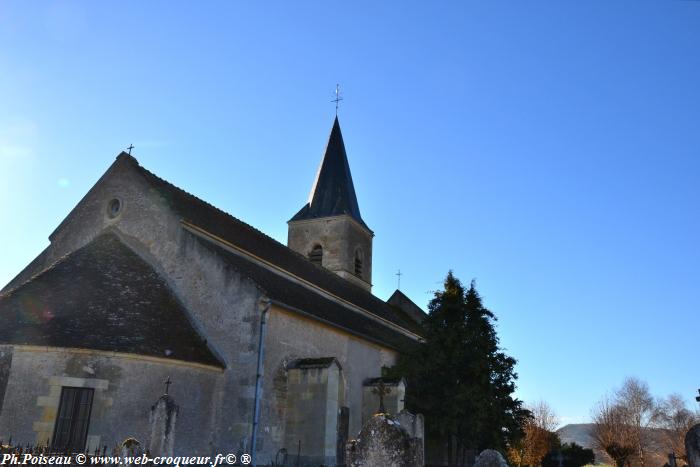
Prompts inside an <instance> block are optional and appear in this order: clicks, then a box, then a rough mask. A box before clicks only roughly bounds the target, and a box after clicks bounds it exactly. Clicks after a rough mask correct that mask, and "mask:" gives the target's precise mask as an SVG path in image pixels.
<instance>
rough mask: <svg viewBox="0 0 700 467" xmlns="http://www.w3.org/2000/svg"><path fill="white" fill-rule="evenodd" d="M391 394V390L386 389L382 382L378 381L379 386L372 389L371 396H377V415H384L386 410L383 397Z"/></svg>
mask: <svg viewBox="0 0 700 467" xmlns="http://www.w3.org/2000/svg"><path fill="white" fill-rule="evenodd" d="M390 392H391V389H389V388H388V387H386V384H384V381H381V380H380V381H379V384H377V386H376V387H375V388H374V389H372V394H376V395H378V396H379V410H378V411H377V413H386V409H385V408H384V396H387V395H389V393H390Z"/></svg>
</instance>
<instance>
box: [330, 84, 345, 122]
mask: <svg viewBox="0 0 700 467" xmlns="http://www.w3.org/2000/svg"><path fill="white" fill-rule="evenodd" d="M342 100H343V96H342V95H341V94H340V84H336V85H335V99H333V100H331V102H335V115H336V117H337V116H338V107H339V106H340V101H342Z"/></svg>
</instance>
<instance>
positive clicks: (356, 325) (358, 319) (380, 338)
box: [190, 234, 417, 350]
mask: <svg viewBox="0 0 700 467" xmlns="http://www.w3.org/2000/svg"><path fill="white" fill-rule="evenodd" d="M190 235H191V240H192V241H194V242H197V243H199V244H200V245H201V246H203V247H204V248H207V249H208V250H210V251H211V252H212V253H213V254H215V255H217V256H219V257H220V258H221V259H222V260H223V261H224V263H225V264H226V265H227V266H229V267H232V268H234V269H235V270H236V271H238V272H239V273H241V274H242V275H244V276H245V277H249V278H250V279H252V280H253V281H254V282H255V283H256V284H258V285H259V286H260V288H261V289H262V290H264V291H265V293H266V294H267V296H268V297H269V298H270V299H271V300H273V301H274V302H278V303H279V304H283V305H285V306H286V307H288V308H291V309H293V311H296V312H300V313H306V314H308V315H310V317H312V318H314V319H317V320H320V321H322V322H325V323H328V324H330V325H332V326H335V327H339V328H341V329H344V330H346V331H347V332H350V333H352V334H355V335H358V336H361V337H363V338H366V339H369V340H372V341H375V342H377V343H381V344H383V345H386V346H389V347H391V348H394V349H397V350H401V349H404V348H406V347H408V346H410V345H412V344H413V343H415V341H414V340H412V339H411V338H409V337H408V336H406V335H405V334H403V333H401V332H399V331H397V330H395V329H392V328H390V327H388V326H386V325H383V324H381V323H379V322H377V321H375V320H373V319H371V318H369V317H367V316H363V315H361V314H359V313H358V312H354V311H352V310H349V309H348V308H347V307H345V306H343V305H341V304H339V303H337V302H336V301H333V300H330V299H328V298H325V297H324V296H322V295H320V294H318V293H315V292H313V291H311V290H309V289H308V288H306V287H305V286H303V285H301V284H299V283H297V282H295V281H293V280H292V279H289V278H287V277H285V276H282V275H280V274H277V273H275V272H273V271H271V270H270V269H268V268H266V267H264V266H261V265H259V264H257V263H255V262H253V261H251V260H249V259H246V258H245V257H243V256H240V255H238V254H235V253H232V252H230V251H228V250H226V249H225V248H223V247H221V246H219V245H217V244H215V243H213V242H210V241H208V240H205V239H202V238H200V237H197V236H196V235H194V234H190ZM304 261H306V259H304ZM309 264H311V263H309ZM331 274H332V273H331ZM339 279H340V280H343V279H342V278H339ZM377 300H378V299H377ZM382 303H383V302H382ZM385 306H386V305H385ZM387 308H388V306H387ZM375 311H376V310H375ZM383 311H389V312H390V311H392V310H391V309H389V310H383ZM404 327H405V328H407V329H411V328H409V327H408V326H404ZM413 330H414V332H415V331H417V329H415V326H414V329H413Z"/></svg>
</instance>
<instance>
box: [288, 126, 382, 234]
mask: <svg viewBox="0 0 700 467" xmlns="http://www.w3.org/2000/svg"><path fill="white" fill-rule="evenodd" d="M343 214H346V215H349V216H350V217H352V218H353V219H355V220H356V221H357V222H359V223H360V224H362V226H364V227H365V228H367V230H369V227H367V225H366V224H365V222H364V221H363V220H362V216H361V215H360V207H359V205H358V204H357V196H356V195H355V185H354V184H353V183H352V175H351V174H350V165H349V164H348V156H347V154H346V153H345V144H344V143H343V135H342V133H341V132H340V123H339V122H338V117H337V116H336V117H335V121H334V122H333V128H332V129H331V135H330V137H329V138H328V144H327V145H326V152H325V154H324V155H323V159H322V160H321V165H320V167H319V169H318V172H317V174H316V180H314V184H313V187H312V188H311V194H310V195H309V201H308V203H306V204H305V205H304V207H302V208H301V210H300V211H299V212H297V213H296V214H295V215H294V217H292V218H291V219H290V222H294V221H299V220H304V219H316V218H319V217H330V216H340V215H343Z"/></svg>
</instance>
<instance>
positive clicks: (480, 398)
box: [389, 271, 527, 464]
mask: <svg viewBox="0 0 700 467" xmlns="http://www.w3.org/2000/svg"><path fill="white" fill-rule="evenodd" d="M428 310H429V315H428V317H427V318H426V319H425V321H424V322H423V327H424V334H425V342H424V343H423V344H420V345H417V346H416V347H415V348H414V349H412V350H410V351H408V352H406V353H404V354H403V355H402V356H401V357H400V358H399V361H398V363H397V365H396V366H395V367H394V368H392V369H391V370H390V371H389V372H390V374H392V375H395V376H404V377H405V378H406V380H407V382H408V393H407V394H406V403H407V406H408V408H409V409H410V410H412V411H415V412H419V413H423V414H424V415H425V420H426V431H427V437H428V438H429V439H433V440H435V439H438V440H445V441H446V442H447V445H448V456H449V459H448V461H449V462H450V464H453V463H463V462H464V457H465V453H466V452H467V451H468V450H472V451H481V450H483V449H486V448H492V449H500V450H501V451H503V450H504V449H505V447H506V445H507V444H508V442H510V441H513V440H514V439H516V438H518V437H519V436H520V430H519V426H520V422H521V421H522V419H523V417H526V416H527V411H526V410H524V409H523V407H522V402H521V401H519V400H517V399H515V398H513V392H514V390H515V380H516V379H517V374H516V373H515V370H514V366H515V359H513V358H512V357H509V356H507V355H506V354H505V353H503V352H502V350H501V349H500V348H499V346H498V344H499V341H498V336H497V335H496V330H495V328H494V322H495V321H496V317H495V316H494V314H493V313H491V311H489V310H488V309H487V308H485V307H484V306H483V303H482V301H481V297H480V296H479V294H478V292H477V291H476V287H475V285H474V282H472V283H471V286H470V287H469V289H467V290H465V289H464V287H463V285H462V283H461V282H460V281H459V280H458V279H457V278H456V277H454V275H453V274H452V272H451V271H450V272H449V273H448V275H447V277H446V279H445V283H444V289H443V290H440V291H437V292H435V296H434V298H433V299H432V300H431V301H430V304H429V305H428Z"/></svg>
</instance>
